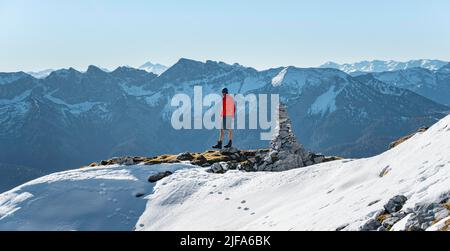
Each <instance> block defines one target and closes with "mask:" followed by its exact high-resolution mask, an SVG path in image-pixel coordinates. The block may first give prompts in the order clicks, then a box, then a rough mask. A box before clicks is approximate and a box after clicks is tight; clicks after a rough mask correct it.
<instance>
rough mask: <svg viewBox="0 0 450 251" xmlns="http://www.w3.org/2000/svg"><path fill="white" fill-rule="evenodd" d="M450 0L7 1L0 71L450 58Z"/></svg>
mask: <svg viewBox="0 0 450 251" xmlns="http://www.w3.org/2000/svg"><path fill="white" fill-rule="evenodd" d="M449 13H450V1H448V0H431V1H418V0H396V1H385V0H377V1H360V0H359V1H357V0H341V1H337V0H328V1H327V0H314V1H299V0H297V1H288V0H284V1H283V0H281V1H264V0H258V1H256V0H254V1H252V0H247V1H243V0H236V1H235V0H227V1H222V0H214V1H212V0H190V1H186V0H179V1H175V0H164V1H163V0H159V1H151V0H147V1H144V0H127V1H125V0H124V1H118V0H72V1H69V0H68V1H62V0H0V31H1V32H0V71H17V70H25V71H30V70H41V69H46V68H54V69H56V68H64V67H70V66H72V67H75V68H77V69H81V70H84V69H85V68H86V67H87V66H88V65H90V64H94V65H98V66H102V67H107V68H110V69H113V68H115V67H117V66H120V65H130V66H139V65H141V64H143V63H144V62H145V61H149V60H150V61H152V62H158V63H162V64H166V65H171V64H173V63H175V62H176V61H177V60H178V59H179V58H180V57H185V58H192V59H197V60H202V61H204V60H206V59H211V60H217V61H224V62H227V63H235V62H238V63H240V64H243V65H246V66H252V67H255V68H257V69H266V68H270V67H276V66H286V65H295V66H300V67H310V66H311V67H312V66H318V65H320V64H322V63H324V62H326V61H336V62H339V63H346V62H354V61H359V60H365V59H367V60H371V59H393V60H409V59H417V58H430V59H442V60H449V61H450V14H449Z"/></svg>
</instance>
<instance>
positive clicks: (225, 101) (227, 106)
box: [220, 94, 236, 117]
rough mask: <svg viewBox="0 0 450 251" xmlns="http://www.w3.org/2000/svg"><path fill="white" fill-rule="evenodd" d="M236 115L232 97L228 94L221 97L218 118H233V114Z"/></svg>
mask: <svg viewBox="0 0 450 251" xmlns="http://www.w3.org/2000/svg"><path fill="white" fill-rule="evenodd" d="M235 113H236V106H235V104H234V100H233V97H231V96H230V95H228V94H225V95H224V96H223V97H222V112H221V113H220V116H221V117H223V116H232V117H234V114H235Z"/></svg>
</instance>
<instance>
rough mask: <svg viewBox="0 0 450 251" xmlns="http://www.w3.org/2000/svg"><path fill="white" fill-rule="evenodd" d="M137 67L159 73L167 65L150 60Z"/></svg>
mask: <svg viewBox="0 0 450 251" xmlns="http://www.w3.org/2000/svg"><path fill="white" fill-rule="evenodd" d="M139 69H141V70H145V71H147V72H151V73H154V74H156V75H161V74H162V73H163V72H165V71H166V70H167V69H168V68H167V66H165V65H162V64H153V63H151V62H147V63H145V64H143V65H141V66H139Z"/></svg>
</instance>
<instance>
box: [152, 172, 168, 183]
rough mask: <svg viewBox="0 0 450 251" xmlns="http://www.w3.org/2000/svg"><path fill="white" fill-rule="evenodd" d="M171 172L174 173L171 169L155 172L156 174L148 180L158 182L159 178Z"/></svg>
mask: <svg viewBox="0 0 450 251" xmlns="http://www.w3.org/2000/svg"><path fill="white" fill-rule="evenodd" d="M171 174H172V172H171V171H165V172H159V173H157V174H154V175H152V176H150V177H148V182H150V183H154V182H157V181H158V180H161V179H163V178H165V177H167V176H169V175H171Z"/></svg>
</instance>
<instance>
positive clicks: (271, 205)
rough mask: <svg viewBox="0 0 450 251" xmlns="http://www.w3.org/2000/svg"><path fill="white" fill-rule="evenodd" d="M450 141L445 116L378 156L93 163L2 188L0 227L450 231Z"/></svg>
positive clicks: (28, 228) (448, 118)
mask: <svg viewBox="0 0 450 251" xmlns="http://www.w3.org/2000/svg"><path fill="white" fill-rule="evenodd" d="M449 150H450V116H447V117H445V118H444V119H442V120H440V121H439V122H437V123H436V124H434V125H433V126H432V127H431V128H430V129H428V130H427V131H425V132H421V133H417V134H416V135H414V136H413V137H412V138H410V139H409V140H407V141H405V142H403V143H401V144H400V145H398V146H396V147H395V148H393V149H391V150H389V151H387V152H384V153H382V154H380V155H378V156H374V157H371V158H364V159H344V160H336V161H332V162H327V163H322V164H317V165H313V166H309V167H304V168H297V169H292V170H289V171H283V172H243V171H238V170H229V171H227V172H226V173H224V174H218V173H211V172H207V168H202V167H197V166H193V165H191V164H185V163H178V164H156V165H144V164H138V165H119V164H113V165H103V166H96V167H85V168H82V169H76V170H70V171H65V172H59V173H54V174H51V175H48V176H44V177H41V178H39V179H36V180H33V181H30V182H28V183H25V184H23V185H21V186H18V187H16V188H14V189H12V190H10V191H7V192H5V193H2V194H0V229H1V230H331V231H335V230H339V231H342V230H344V231H347V230H378V231H386V230H391V231H398V230H428V231H433V230H434V231H436V230H447V231H448V229H449V223H450V204H449V203H450V189H449V187H450V186H449V177H450V156H449V155H448V151H449ZM166 171H170V173H173V174H171V175H169V176H168V177H165V178H162V179H160V180H159V181H156V183H155V182H154V181H152V180H150V179H149V176H152V177H153V175H154V174H158V173H162V172H166ZM170 173H169V174H170ZM147 180H150V181H151V182H149V181H147ZM80 201H82V202H83V203H80Z"/></svg>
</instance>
